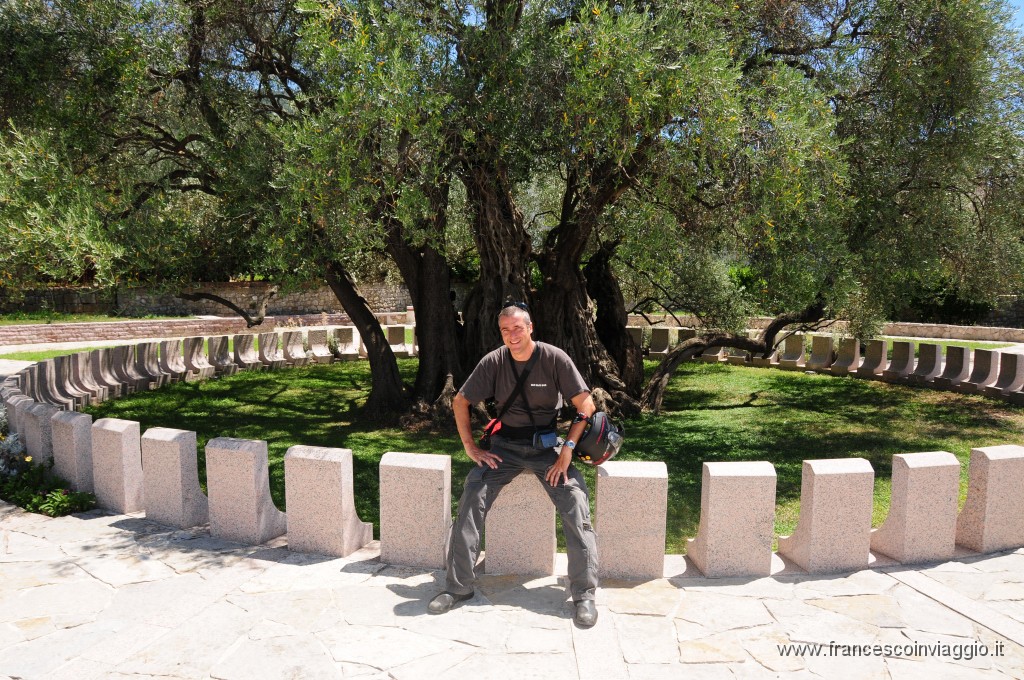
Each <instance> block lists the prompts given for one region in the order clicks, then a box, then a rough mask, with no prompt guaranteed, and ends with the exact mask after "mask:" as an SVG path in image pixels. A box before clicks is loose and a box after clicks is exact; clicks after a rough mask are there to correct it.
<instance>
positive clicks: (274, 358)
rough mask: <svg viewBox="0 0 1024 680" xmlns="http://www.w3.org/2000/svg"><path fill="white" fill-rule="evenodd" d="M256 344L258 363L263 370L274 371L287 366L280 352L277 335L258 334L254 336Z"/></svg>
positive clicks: (278, 336)
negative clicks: (261, 365)
mask: <svg viewBox="0 0 1024 680" xmlns="http://www.w3.org/2000/svg"><path fill="white" fill-rule="evenodd" d="M256 344H257V347H258V348H259V357H260V362H261V363H262V364H263V366H264V368H266V369H268V370H274V371H276V370H277V369H279V368H284V367H285V366H287V365H288V361H287V360H286V359H285V358H284V352H282V351H281V347H280V344H281V336H280V334H278V333H275V332H270V333H259V334H257V336H256Z"/></svg>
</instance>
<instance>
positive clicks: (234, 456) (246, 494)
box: [206, 333, 288, 545]
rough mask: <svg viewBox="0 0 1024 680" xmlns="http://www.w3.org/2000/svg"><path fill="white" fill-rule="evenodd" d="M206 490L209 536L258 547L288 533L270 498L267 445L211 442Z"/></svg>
mask: <svg viewBox="0 0 1024 680" xmlns="http://www.w3.org/2000/svg"><path fill="white" fill-rule="evenodd" d="M271 335H274V336H275V337H276V334H273V333H272V334H271ZM206 489H207V492H208V493H209V508H210V535H212V536H215V537H217V538H222V539H224V540H226V541H235V542H236V543H247V544H250V545H259V544H261V543H266V542H267V541H269V540H270V539H272V538H275V537H277V536H280V535H281V534H283V533H285V531H287V528H288V523H287V519H286V517H285V514H284V513H283V512H281V511H280V510H278V509H277V507H275V506H274V501H273V500H272V499H271V497H270V470H269V468H268V459H267V443H266V442H265V441H254V440H249V439H232V438H228V437H218V438H216V439H211V440H210V441H209V442H208V443H207V444H206Z"/></svg>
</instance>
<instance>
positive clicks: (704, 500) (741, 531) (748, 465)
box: [602, 462, 776, 578]
mask: <svg viewBox="0 0 1024 680" xmlns="http://www.w3.org/2000/svg"><path fill="white" fill-rule="evenodd" d="M775 486H776V474H775V467H774V466H773V465H772V464H771V463H767V462H743V463H704V466H703V471H702V473H701V488H700V526H699V528H698V530H697V536H696V538H694V539H693V540H691V541H690V542H689V547H687V549H686V554H687V556H688V557H689V558H690V559H691V560H692V561H693V563H694V564H695V565H696V566H697V568H698V569H700V570H701V572H702V573H703V574H704V575H705V576H707V577H710V578H724V577H732V576H768V575H770V574H771V566H772V539H773V538H774V537H775ZM602 559H603V556H602Z"/></svg>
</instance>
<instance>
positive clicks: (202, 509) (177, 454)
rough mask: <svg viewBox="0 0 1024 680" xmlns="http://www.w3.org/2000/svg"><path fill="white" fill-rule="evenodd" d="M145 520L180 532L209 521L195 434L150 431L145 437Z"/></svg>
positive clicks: (143, 455)
mask: <svg viewBox="0 0 1024 680" xmlns="http://www.w3.org/2000/svg"><path fill="white" fill-rule="evenodd" d="M142 468H143V470H145V482H144V496H145V507H146V518H147V519H151V520H153V521H155V522H160V523H161V524H167V525H169V526H172V527H178V528H179V529H187V528H189V527H194V526H197V525H200V524H206V522H207V521H208V520H209V503H208V501H207V499H206V496H205V495H204V494H203V490H202V489H201V488H200V487H199V463H198V455H197V451H196V433H195V432H188V431H186V430H172V429H170V428H167V427H151V428H149V429H148V430H146V433H145V434H144V435H142Z"/></svg>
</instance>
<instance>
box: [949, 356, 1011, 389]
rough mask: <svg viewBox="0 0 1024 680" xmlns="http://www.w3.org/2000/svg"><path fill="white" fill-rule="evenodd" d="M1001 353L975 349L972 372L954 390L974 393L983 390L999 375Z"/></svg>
mask: <svg viewBox="0 0 1024 680" xmlns="http://www.w3.org/2000/svg"><path fill="white" fill-rule="evenodd" d="M999 357H1000V353H999V352H997V351H995V350H991V349H976V350H974V363H973V365H972V366H971V374H970V375H969V376H968V377H967V380H964V381H963V382H961V383H960V384H959V385H955V386H954V387H953V390H954V391H956V392H965V393H967V394H974V393H978V392H981V391H982V390H983V389H984V388H986V387H988V386H989V385H991V384H992V383H994V382H995V381H996V379H997V378H998V377H999Z"/></svg>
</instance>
